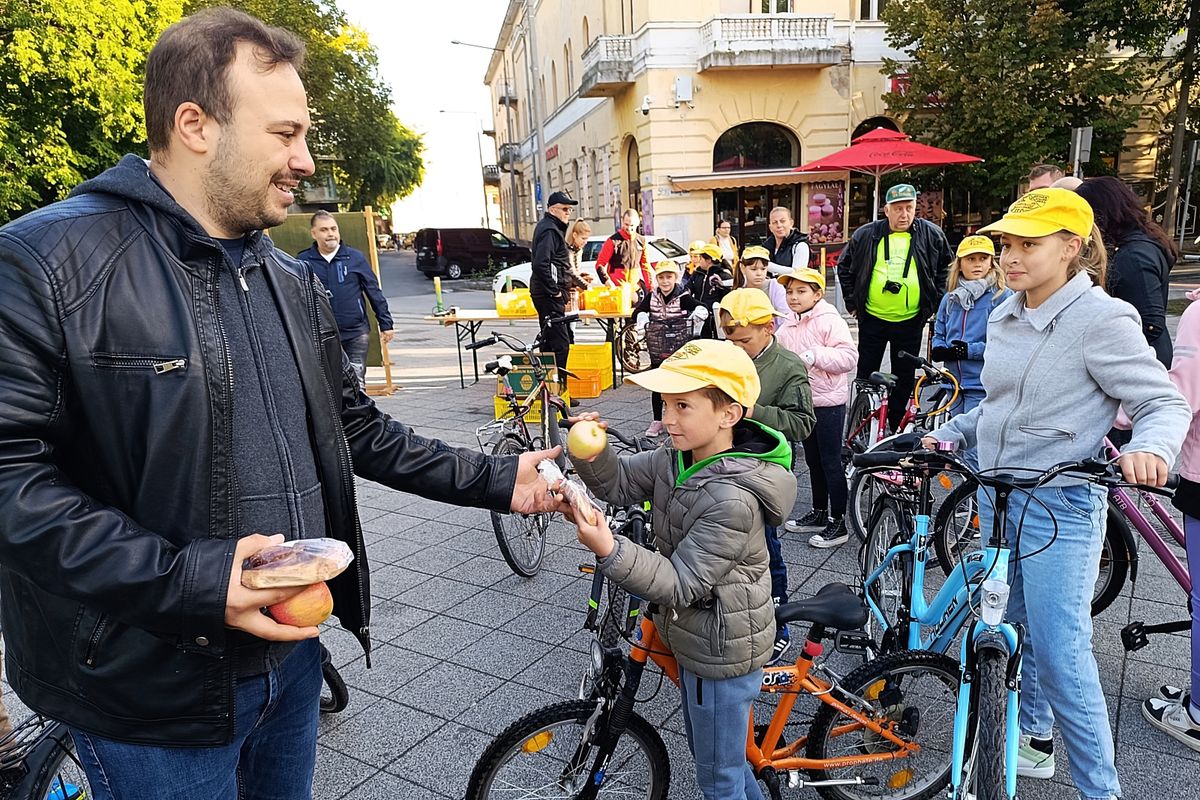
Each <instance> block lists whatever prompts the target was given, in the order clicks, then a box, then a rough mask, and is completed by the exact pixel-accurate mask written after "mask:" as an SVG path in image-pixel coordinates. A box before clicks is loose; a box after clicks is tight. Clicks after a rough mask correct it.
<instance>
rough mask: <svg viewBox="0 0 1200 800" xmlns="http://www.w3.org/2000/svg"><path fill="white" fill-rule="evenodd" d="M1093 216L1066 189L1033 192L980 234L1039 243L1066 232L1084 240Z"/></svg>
mask: <svg viewBox="0 0 1200 800" xmlns="http://www.w3.org/2000/svg"><path fill="white" fill-rule="evenodd" d="M1095 219H1096V218H1095V215H1094V214H1093V213H1092V207H1091V206H1089V205H1088V202H1087V201H1086V200H1084V199H1083V198H1082V197H1080V196H1079V195H1077V194H1075V192H1072V191H1071V190H1069V189H1034V190H1033V191H1032V192H1029V193H1028V194H1026V195H1025V196H1023V197H1021V198H1020V199H1019V200H1017V202H1015V203H1013V204H1012V205H1011V206H1009V207H1008V213H1007V214H1005V215H1004V216H1003V217H1001V218H1000V219H998V220H996V221H995V222H993V223H992V224H991V225H987V226H985V227H983V228H980V229H979V232H980V233H1007V234H1010V235H1012V236H1021V237H1023V238H1026V239H1040V238H1041V237H1043V236H1049V235H1050V234H1052V233H1058V232H1059V231H1067V232H1069V233H1073V234H1075V235H1076V236H1082V237H1083V238H1084V239H1087V238H1088V237H1089V236H1091V235H1092V225H1093V224H1094V223H1095Z"/></svg>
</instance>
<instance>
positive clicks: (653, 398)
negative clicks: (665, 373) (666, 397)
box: [650, 358, 663, 422]
mask: <svg viewBox="0 0 1200 800" xmlns="http://www.w3.org/2000/svg"><path fill="white" fill-rule="evenodd" d="M661 366H662V361H661V360H658V361H656V360H654V359H653V358H652V359H650V369H658V368H659V367H661ZM650 409H651V410H652V411H653V412H654V418H655V419H656V420H658V421H659V422H661V421H662V409H663V399H662V395H661V394H659V393H658V392H651V393H650Z"/></svg>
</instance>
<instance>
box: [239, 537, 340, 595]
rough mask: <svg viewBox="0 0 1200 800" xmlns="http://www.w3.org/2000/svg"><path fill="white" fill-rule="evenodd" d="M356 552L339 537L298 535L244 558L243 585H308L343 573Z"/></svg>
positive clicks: (256, 586)
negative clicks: (326, 537) (323, 537)
mask: <svg viewBox="0 0 1200 800" xmlns="http://www.w3.org/2000/svg"><path fill="white" fill-rule="evenodd" d="M353 560H354V553H352V552H350V546H349V545H347V544H346V543H345V542H343V541H339V540H338V539H297V540H295V541H291V542H284V543H283V544H275V545H271V546H270V547H267V548H264V549H262V550H259V551H258V552H257V553H255V554H254V555H252V556H250V557H249V558H247V559H246V560H245V561H243V562H242V586H245V587H246V588H248V589H271V588H275V587H278V586H308V585H309V584H312V583H317V582H318V581H327V580H329V579H330V578H335V577H337V576H338V575H341V574H342V572H343V571H344V570H345V569H346V567H348V566H350V562H351V561H353Z"/></svg>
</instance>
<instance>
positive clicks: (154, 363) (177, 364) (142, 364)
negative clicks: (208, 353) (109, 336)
mask: <svg viewBox="0 0 1200 800" xmlns="http://www.w3.org/2000/svg"><path fill="white" fill-rule="evenodd" d="M92 363H93V364H94V365H96V366H97V367H103V368H105V369H153V370H154V371H155V372H156V373H158V374H159V375H162V374H163V373H164V372H171V371H172V370H177V369H183V368H184V367H186V366H187V359H185V358H168V359H163V358H161V357H159V358H155V357H144V356H123V355H118V354H115V353H93V354H92Z"/></svg>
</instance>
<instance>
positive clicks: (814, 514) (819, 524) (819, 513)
mask: <svg viewBox="0 0 1200 800" xmlns="http://www.w3.org/2000/svg"><path fill="white" fill-rule="evenodd" d="M827 522H829V512H827V511H826V510H825V509H823V508H814V509H813V510H812V511H809V512H808V513H807V514H805V515H804V516H803V517H801V518H800V519H789V520H788V521H787V522H785V523H784V524H783V528H784V530H786V531H791V532H792V533H797V532H799V531H802V530H804V529H805V528H824V527H825V523H827Z"/></svg>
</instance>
